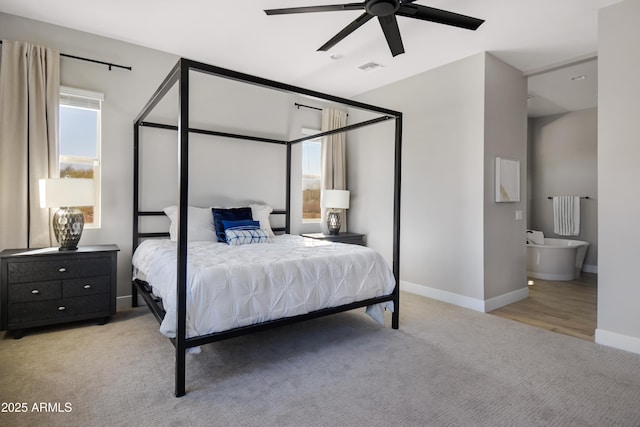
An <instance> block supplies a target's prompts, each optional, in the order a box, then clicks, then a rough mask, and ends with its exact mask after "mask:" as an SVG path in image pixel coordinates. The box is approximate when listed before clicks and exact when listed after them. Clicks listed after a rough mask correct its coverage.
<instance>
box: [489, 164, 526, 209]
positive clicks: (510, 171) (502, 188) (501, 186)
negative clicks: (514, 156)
mask: <svg viewBox="0 0 640 427" xmlns="http://www.w3.org/2000/svg"><path fill="white" fill-rule="evenodd" d="M495 179H496V202H519V201H520V162H519V161H518V160H509V159H504V158H502V157H496V176H495Z"/></svg>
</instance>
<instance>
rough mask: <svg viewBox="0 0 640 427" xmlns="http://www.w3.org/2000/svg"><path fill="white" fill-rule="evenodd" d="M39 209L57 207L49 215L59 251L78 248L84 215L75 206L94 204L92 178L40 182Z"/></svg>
mask: <svg viewBox="0 0 640 427" xmlns="http://www.w3.org/2000/svg"><path fill="white" fill-rule="evenodd" d="M39 184H40V207H41V208H60V209H58V210H57V211H56V213H55V214H54V215H53V232H54V233H55V235H56V240H57V241H58V243H59V244H60V248H59V250H61V251H73V250H76V249H78V242H79V241H80V237H81V236H82V230H83V229H84V214H83V213H82V211H81V210H80V209H78V208H77V207H78V206H92V205H93V204H94V202H95V188H94V184H93V179H86V178H51V179H41V180H40V181H39Z"/></svg>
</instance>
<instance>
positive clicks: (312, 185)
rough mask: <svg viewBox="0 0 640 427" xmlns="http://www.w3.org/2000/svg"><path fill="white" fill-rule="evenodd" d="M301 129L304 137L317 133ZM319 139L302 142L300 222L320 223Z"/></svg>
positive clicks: (320, 146)
mask: <svg viewBox="0 0 640 427" xmlns="http://www.w3.org/2000/svg"><path fill="white" fill-rule="evenodd" d="M319 132H320V131H318V130H310V129H303V130H302V134H303V135H305V136H308V135H313V134H316V133H319ZM321 150H322V142H321V138H318V139H310V140H307V141H303V142H302V222H319V221H320V153H321Z"/></svg>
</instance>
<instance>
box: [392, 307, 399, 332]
mask: <svg viewBox="0 0 640 427" xmlns="http://www.w3.org/2000/svg"><path fill="white" fill-rule="evenodd" d="M399 308H400V307H398V306H397V305H396V309H395V310H394V311H393V313H391V328H393V329H398V328H399V327H400V310H399Z"/></svg>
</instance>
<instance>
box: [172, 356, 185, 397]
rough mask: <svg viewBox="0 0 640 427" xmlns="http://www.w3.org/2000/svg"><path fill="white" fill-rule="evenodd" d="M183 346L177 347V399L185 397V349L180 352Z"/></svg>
mask: <svg viewBox="0 0 640 427" xmlns="http://www.w3.org/2000/svg"><path fill="white" fill-rule="evenodd" d="M179 347H181V346H176V390H175V394H176V397H182V396H184V395H185V393H186V392H185V371H186V370H185V362H186V358H185V353H186V351H185V349H182V351H179V350H178V348H179Z"/></svg>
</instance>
